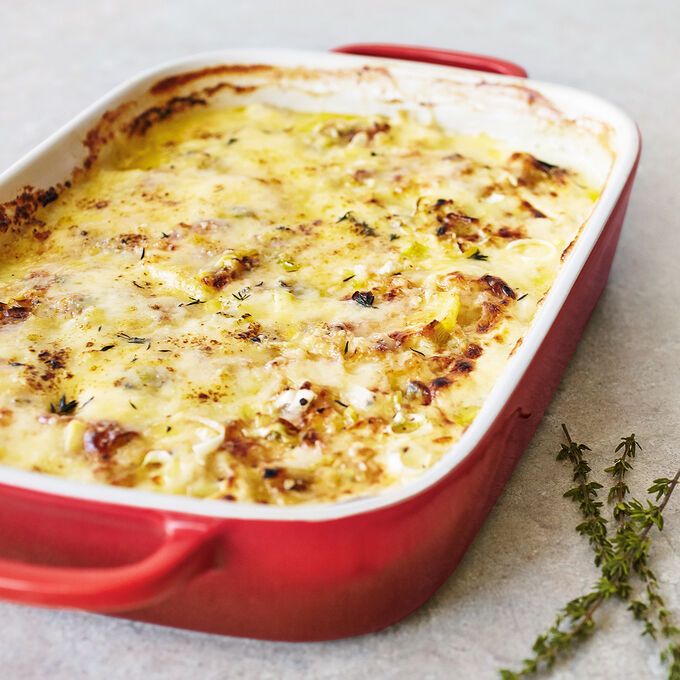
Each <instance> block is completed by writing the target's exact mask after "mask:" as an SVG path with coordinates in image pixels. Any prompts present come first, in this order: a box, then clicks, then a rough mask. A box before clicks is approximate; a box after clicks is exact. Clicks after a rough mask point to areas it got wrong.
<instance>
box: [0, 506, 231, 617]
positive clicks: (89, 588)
mask: <svg viewBox="0 0 680 680" xmlns="http://www.w3.org/2000/svg"><path fill="white" fill-rule="evenodd" d="M123 517H124V519H123V521H129V522H130V526H131V534H133V535H134V533H135V528H136V527H138V526H139V522H140V519H141V518H139V517H136V518H135V519H133V518H132V517H131V516H129V517H126V516H125V515H124V516H123ZM154 520H155V521H157V520H158V517H155V518H154ZM141 521H146V520H141ZM160 521H161V526H160V528H161V540H160V542H159V544H158V545H157V546H156V547H155V549H154V550H153V551H152V552H151V553H150V554H147V555H145V556H144V557H143V558H142V559H140V560H138V561H136V562H134V563H129V564H123V565H120V566H112V567H64V566H51V565H44V564H31V563H28V562H22V561H19V560H13V559H4V558H2V559H0V598H2V599H5V600H9V601H12V602H20V603H24V604H32V605H40V606H47V607H65V608H75V609H85V610H89V611H97V612H122V611H130V610H135V609H140V608H142V607H145V606H148V605H150V604H153V603H156V602H158V601H160V600H162V599H164V598H165V597H167V596H168V595H170V593H171V592H172V591H173V590H174V589H175V588H177V587H178V586H180V585H182V584H184V583H186V582H187V581H188V580H189V579H191V578H192V577H194V576H196V575H197V574H199V573H200V572H203V571H205V570H207V569H210V568H211V567H213V566H215V564H216V558H217V554H218V547H219V546H218V541H217V537H216V531H215V530H214V528H216V527H215V525H212V526H211V525H210V524H208V523H201V522H198V521H197V522H191V521H186V520H177V519H174V518H171V517H167V516H161V517H160ZM132 540H134V539H132Z"/></svg>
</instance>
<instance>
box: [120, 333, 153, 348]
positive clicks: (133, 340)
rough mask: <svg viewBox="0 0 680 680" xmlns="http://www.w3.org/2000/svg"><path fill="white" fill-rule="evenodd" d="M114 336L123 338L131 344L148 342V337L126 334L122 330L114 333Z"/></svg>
mask: <svg viewBox="0 0 680 680" xmlns="http://www.w3.org/2000/svg"><path fill="white" fill-rule="evenodd" d="M116 337H117V338H121V339H122V340H125V342H129V343H130V344H131V345H146V343H147V342H149V339H148V338H138V337H137V336H135V335H128V334H127V333H123V332H122V331H121V332H120V333H116Z"/></svg>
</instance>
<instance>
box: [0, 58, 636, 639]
mask: <svg viewBox="0 0 680 680" xmlns="http://www.w3.org/2000/svg"><path fill="white" fill-rule="evenodd" d="M337 52H344V53H353V54H354V55H358V54H361V55H370V56H369V57H365V56H345V55H340V54H318V53H316V54H315V53H303V52H281V51H276V52H272V51H232V52H224V53H219V54H214V55H207V56H201V57H195V58H192V59H187V60H183V61H180V62H175V63H173V64H170V65H167V66H164V67H162V68H159V69H156V70H154V71H153V72H148V73H146V74H143V75H142V76H140V77H139V78H137V79H136V80H134V81H132V82H130V83H128V84H125V85H123V86H121V87H120V88H118V89H117V90H115V91H114V92H113V93H111V94H110V95H108V96H107V97H106V98H104V99H103V100H102V101H100V102H99V103H97V104H96V105H95V106H93V107H92V108H91V109H89V110H88V111H86V112H85V113H84V114H83V115H82V116H80V117H79V118H78V119H76V120H75V121H74V122H73V123H71V124H70V125H68V126H67V127H66V128H65V129H63V130H62V131H60V132H58V133H57V134H56V135H54V136H53V137H51V138H50V139H49V140H47V141H46V142H45V143H44V144H42V145H41V146H40V147H38V148H37V149H36V150H35V151H34V152H32V153H31V154H29V156H27V157H26V158H25V159H24V160H22V161H20V162H19V163H17V164H16V165H15V166H14V167H12V168H10V170H8V171H7V172H6V173H5V174H4V175H2V177H0V200H9V199H11V198H12V197H13V196H14V195H16V193H17V192H18V191H19V190H20V188H21V187H23V186H24V185H33V186H37V187H44V186H50V184H52V183H55V182H57V181H60V180H62V181H63V180H64V179H65V178H66V177H67V176H68V174H69V173H70V171H71V169H72V168H73V167H75V166H77V165H79V164H82V163H83V150H82V144H81V142H82V140H83V139H84V138H85V134H86V132H87V131H88V130H90V129H91V128H92V126H93V125H94V124H95V123H97V122H99V128H98V129H99V130H100V132H101V131H106V130H107V129H108V128H107V127H106V126H113V125H115V123H116V118H117V116H119V115H122V114H121V113H120V112H121V111H125V106H121V105H122V104H124V103H125V102H132V101H134V102H136V104H139V105H140V106H141V105H142V104H145V105H146V106H147V107H148V106H149V102H150V101H151V102H153V101H155V100H154V99H153V97H158V96H160V95H161V94H162V95H163V96H165V97H166V98H167V96H168V95H169V93H172V92H174V91H175V89H176V90H177V92H181V91H182V90H181V88H182V87H184V88H187V87H191V86H194V85H195V82H196V81H198V80H200V79H202V78H211V79H213V80H211V81H210V82H213V83H214V82H215V80H214V79H215V78H217V79H218V82H219V78H220V77H224V74H229V73H234V72H245V71H247V70H248V67H247V66H246V67H245V68H244V66H243V65H248V64H251V65H252V64H275V65H279V64H280V65H287V66H298V65H300V66H306V67H311V68H317V67H318V68H333V69H345V70H347V69H349V70H350V71H353V72H354V74H355V75H356V76H357V79H356V83H357V89H358V90H361V87H362V77H363V76H362V74H364V75H365V74H366V73H369V72H370V73H378V74H381V75H380V77H381V78H383V79H388V80H390V82H392V81H395V82H400V83H411V85H410V87H411V88H413V87H414V86H413V83H416V84H417V87H418V88H420V91H421V92H422V96H426V95H427V97H430V96H431V97H432V98H433V99H437V97H443V96H444V95H442V94H441V93H442V92H443V89H446V87H451V88H454V85H455V84H456V83H457V84H459V85H460V90H458V91H457V92H456V94H455V96H452V97H451V100H450V101H448V100H447V105H449V106H450V107H451V111H453V113H452V114H451V115H452V116H453V119H456V115H457V114H456V111H457V110H458V109H457V108H456V107H462V108H464V107H465V106H466V104H465V103H464V102H466V101H467V99H464V97H467V98H470V97H473V94H472V93H474V92H482V90H484V92H485V93H491V94H489V96H490V97H496V96H497V95H499V96H500V97H501V99H500V100H498V101H500V102H501V104H503V105H504V106H506V107H507V109H508V110H509V111H511V113H509V114H508V116H509V119H508V120H503V116H502V115H500V114H498V112H497V109H494V110H493V111H492V112H491V113H488V112H487V113H486V114H485V113H484V111H483V109H484V107H483V105H482V104H476V103H474V102H473V104H474V106H472V108H471V109H470V110H468V111H467V112H466V116H467V117H468V119H470V116H471V113H470V112H471V111H472V112H474V111H477V110H478V111H479V116H480V117H481V118H484V116H485V115H486V116H487V118H486V119H484V120H485V121H486V122H485V124H486V123H488V125H490V126H491V128H492V129H491V130H490V132H491V133H492V134H496V135H499V134H500V135H502V134H504V133H505V134H506V136H508V137H509V139H510V140H511V141H512V140H513V139H514V138H513V135H515V134H516V133H515V130H516V129H520V128H522V125H523V124H522V125H519V124H516V123H517V121H530V120H533V118H531V117H532V116H533V115H534V112H535V111H536V112H538V113H536V116H537V117H539V118H540V116H544V117H546V120H547V119H549V118H551V117H552V118H555V116H558V114H559V115H560V116H561V115H562V112H564V114H565V116H566V114H568V115H569V117H570V120H571V119H572V118H574V119H579V120H581V121H585V122H584V125H585V126H586V127H588V125H589V123H588V121H590V122H592V123H593V125H595V123H597V125H600V126H604V127H605V128H606V129H607V130H608V134H609V139H610V144H611V157H612V160H611V162H610V163H609V167H607V168H606V171H605V170H603V169H602V167H600V170H599V172H600V173H601V174H602V173H603V172H604V175H603V177H604V178H606V182H605V184H604V190H603V192H602V194H601V196H600V198H599V199H598V201H597V203H596V205H595V208H594V211H593V214H592V215H591V217H590V219H589V220H588V221H587V223H586V224H585V225H584V227H583V230H582V232H581V235H580V237H579V239H578V241H577V243H576V245H575V247H574V248H573V250H572V252H571V253H570V254H569V257H568V258H567V260H566V261H565V263H564V265H563V267H562V270H561V271H560V273H559V276H558V278H557V280H556V282H555V284H554V285H553V288H552V289H551V291H550V293H549V295H548V296H547V297H546V299H545V301H544V304H543V306H542V307H541V309H540V311H539V313H538V315H537V317H536V320H535V321H534V324H533V325H532V328H531V329H530V331H529V332H528V334H527V336H526V337H525V338H524V342H523V344H522V346H521V347H520V349H519V351H517V352H516V353H515V354H514V356H513V357H512V358H511V361H510V363H509V364H508V366H507V368H506V369H505V371H504V372H503V374H502V375H501V376H500V378H499V380H498V382H497V384H496V386H495V387H494V390H493V392H492V393H491V395H490V396H489V397H488V399H487V400H486V402H485V405H484V407H483V409H482V411H481V412H480V414H479V415H478V416H477V418H476V420H475V421H474V423H473V424H472V425H471V426H470V428H469V429H468V430H467V432H466V433H465V435H464V436H463V438H462V439H461V440H460V441H459V442H458V443H457V444H456V445H455V446H454V447H453V449H452V451H451V452H449V454H447V455H446V456H445V457H444V458H443V459H442V460H441V461H440V462H439V463H437V464H436V465H435V466H433V467H432V468H431V469H430V470H428V471H427V472H426V473H424V474H423V475H422V476H421V477H420V478H418V479H416V480H414V481H413V482H410V483H409V484H407V485H406V486H404V487H402V488H399V489H388V490H387V491H386V492H385V493H383V494H380V495H377V496H374V497H370V498H361V499H355V500H352V501H345V502H343V503H335V504H326V505H306V506H297V507H269V506H251V505H248V504H228V503H224V502H219V501H205V500H197V499H190V498H184V497H175V496H165V495H160V494H158V495H156V494H150V493H143V492H138V491H134V490H129V489H119V488H113V487H106V486H100V485H86V484H78V483H76V482H69V481H67V480H64V479H57V478H53V477H49V476H46V475H40V474H35V473H28V472H23V471H18V470H14V469H10V468H5V467H0V507H1V508H2V512H1V514H0V554H2V555H3V559H0V597H2V598H4V599H6V600H11V601H15V602H24V603H28V604H34V605H43V606H54V607H69V608H78V609H85V610H88V611H93V612H106V613H112V614H116V615H121V616H125V617H128V618H132V619H137V620H141V621H150V622H154V623H160V624H164V625H171V626H178V627H183V628H189V629H194V630H200V631H206V632H212V633H222V634H228V635H239V636H248V637H256V638H264V639H276V640H292V641H296V640H324V639H332V638H340V637H345V636H350V635H358V634H362V633H367V632H370V631H375V630H378V629H380V628H384V627H385V626H388V625H390V624H392V623H394V622H396V621H398V620H399V619H401V618H403V617H404V616H406V615H407V614H409V613H410V612H411V611H413V610H414V609H416V608H417V607H419V606H420V605H421V604H422V603H423V602H425V601H426V600H427V599H428V598H429V597H430V596H431V595H432V594H433V593H434V592H435V591H436V590H437V588H438V587H439V586H440V585H441V584H442V582H443V581H444V580H445V579H446V578H447V577H448V576H449V575H450V574H451V573H452V572H453V570H454V568H455V567H456V565H457V563H458V562H459V561H460V559H461V557H462V556H463V554H464V553H465V550H466V549H467V547H468V546H469V544H470V542H471V541H472V540H473V538H474V536H475V534H476V532H477V531H478V530H479V528H480V526H481V525H482V523H483V521H484V519H485V517H486V515H487V514H488V512H489V510H490V508H491V507H492V505H493V504H494V502H495V500H496V498H497V497H498V495H499V494H500V492H501V490H502V488H503V486H504V485H505V483H506V481H507V480H508V478H509V476H510V474H511V472H512V470H513V468H514V466H515V464H516V463H517V461H518V459H519V457H520V455H521V454H522V452H523V450H524V448H525V447H526V445H527V443H528V442H529V440H530V438H531V436H532V434H533V432H534V430H535V428H536V426H537V425H538V423H539V421H540V419H541V417H542V415H543V412H544V410H545V409H546V407H547V405H548V403H549V401H550V398H551V396H552V393H553V391H554V390H555V388H556V387H557V384H558V382H559V380H560V377H561V375H562V372H563V371H564V368H565V367H566V365H567V363H568V361H569V358H570V357H571V355H572V353H573V351H574V349H575V347H576V344H577V342H578V339H579V337H580V335H581V332H582V330H583V328H584V326H585V324H586V322H587V320H588V318H589V316H590V313H591V312H592V310H593V308H594V306H595V304H596V302H597V300H598V298H599V296H600V293H601V292H602V290H603V288H604V286H605V283H606V280H607V276H608V273H609V269H610V266H611V262H612V258H613V256H614V251H615V248H616V244H617V241H618V237H619V233H620V230H621V225H622V222H623V218H624V214H625V211H626V207H627V203H628V198H629V195H630V191H631V187H632V183H633V178H634V175H635V170H636V167H637V161H638V158H639V148H640V142H639V135H638V132H637V129H636V127H635V125H634V123H633V122H632V121H631V120H630V119H629V118H628V117H627V116H625V114H623V113H622V112H620V111H619V110H618V109H616V108H615V107H613V106H611V105H610V104H608V103H606V102H603V101H601V100H599V99H596V98H594V97H591V96H590V95H586V94H584V93H581V92H577V91H574V90H570V89H568V88H562V87H560V86H555V85H546V84H542V83H535V82H533V81H528V80H525V79H524V78H525V76H526V72H525V71H524V70H523V69H521V68H520V67H518V66H515V65H514V64H510V63H508V62H504V61H501V60H497V59H492V58H487V57H481V56H475V55H467V54H461V53H455V52H449V51H445V50H432V49H425V48H415V47H402V46H395V45H352V46H346V47H342V48H339V49H338V50H337ZM384 57H387V58H389V59H384ZM394 59H403V60H410V61H411V62H414V61H418V62H432V63H435V64H438V65H439V66H431V65H422V64H413V63H408V64H406V63H404V62H397V61H393V60H394ZM235 64H240V66H235ZM456 67H458V68H456ZM251 69H252V67H251ZM463 69H475V71H474V72H469V71H468V72H466V71H464V70H463ZM256 71H257V69H254V70H253V72H254V73H255V72H256ZM480 71H486V72H488V73H492V74H494V75H488V74H483V73H480ZM187 73H189V75H186V74H187ZM178 74H180V75H178ZM499 74H500V75H499ZM322 84H323V83H322ZM345 85H346V83H345ZM281 87H283V91H280V92H279V93H278V95H277V97H276V98H275V99H276V101H277V102H281V101H282V102H285V103H286V104H288V105H290V103H291V101H292V100H291V99H290V98H289V95H288V93H286V92H285V87H286V86H285V83H284V84H283V85H282V86H281ZM385 87H386V86H385ZM404 87H405V88H406V90H408V87H407V86H406V85H404ZM456 87H457V85H456ZM324 88H325V86H324V87H322V88H321V89H322V90H323V93H322V94H324V95H325V94H327V92H326V90H327V89H329V88H330V86H329V87H328V88H326V89H324ZM442 88H443V89H442ZM330 89H332V88H330ZM454 89H455V88H454ZM447 91H448V90H447ZM461 93H462V95H464V97H463V96H461ZM317 94H318V93H317ZM332 94H333V96H339V95H338V94H337V93H332ZM233 96H237V95H236V94H234V95H233ZM255 96H267V95H266V94H265V95H262V94H261V93H260V94H256V95H255ZM272 96H273V95H272ZM447 96H448V95H447ZM475 96H476V95H475ZM480 96H481V95H480ZM369 99H370V97H369ZM330 100H331V101H333V99H332V97H330ZM498 101H497V102H496V103H498ZM405 102H406V103H408V100H406V99H405ZM461 102H463V103H461ZM136 104H135V105H136ZM475 107H476V108H475ZM133 108H134V106H133ZM107 111H115V113H106V112H107ZM102 117H103V118H102ZM473 118H474V116H473ZM537 119H538V118H537ZM461 120H462V119H461ZM513 120H514V121H515V124H513V125H510V124H509V123H510V122H512V121H513ZM474 121H476V118H474V120H473V123H472V125H473V128H474V126H475V125H477V122H474ZM499 121H500V122H499ZM532 124H533V123H532ZM537 125H538V123H537ZM540 125H544V126H545V125H547V123H545V121H543V122H541V123H540ZM526 127H527V130H529V132H528V133H526V134H529V133H531V134H533V133H535V130H533V128H531V125H529V123H528V122H527V123H526ZM539 127H540V126H539ZM530 128H531V129H530ZM537 129H538V128H537ZM532 130H533V133H532ZM570 130H571V128H570ZM571 132H573V130H571ZM517 134H519V133H517ZM566 139H568V138H566V137H565V138H564V139H563V140H562V146H563V147H564V148H558V147H559V146H560V145H559V144H557V145H554V146H555V149H554V151H555V153H556V154H558V155H559V154H562V156H564V155H565V154H568V153H572V154H573V153H574V152H573V150H571V151H570V150H569V149H568V148H567V147H568V146H569V145H568V144H565V143H564V142H565V140H566ZM88 144H89V150H90V151H92V144H93V136H92V135H90V137H89V138H88ZM577 151H578V152H579V153H580V154H581V155H582V156H583V155H584V154H586V155H587V150H586V147H584V148H583V149H580V150H577ZM594 155H595V156H597V154H596V153H595V154H594ZM589 162H590V161H589ZM600 166H602V161H600Z"/></svg>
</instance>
